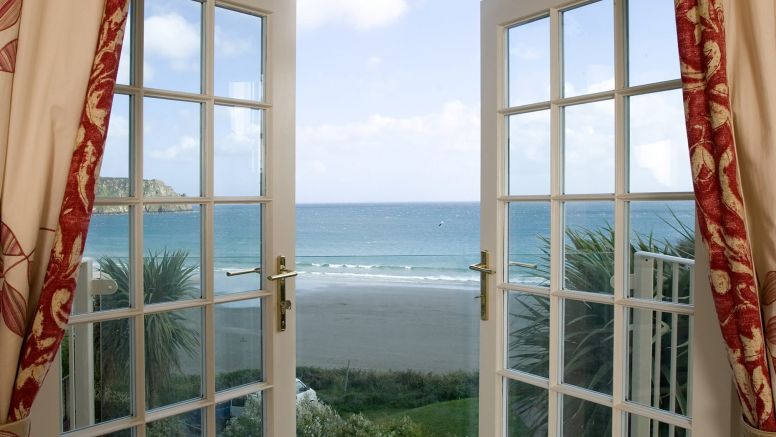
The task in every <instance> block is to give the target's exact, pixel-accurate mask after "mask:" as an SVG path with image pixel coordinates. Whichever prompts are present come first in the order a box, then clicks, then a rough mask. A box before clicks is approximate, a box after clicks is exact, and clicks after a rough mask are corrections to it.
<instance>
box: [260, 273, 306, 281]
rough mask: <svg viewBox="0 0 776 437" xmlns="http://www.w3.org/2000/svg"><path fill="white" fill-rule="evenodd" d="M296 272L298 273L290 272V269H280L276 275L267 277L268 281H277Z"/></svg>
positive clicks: (291, 276)
mask: <svg viewBox="0 0 776 437" xmlns="http://www.w3.org/2000/svg"><path fill="white" fill-rule="evenodd" d="M298 274H299V273H297V272H291V271H288V270H285V271H281V272H280V273H278V274H277V275H272V276H267V279H269V280H270V281H279V280H281V279H287V278H293V277H294V276H297V275H298Z"/></svg>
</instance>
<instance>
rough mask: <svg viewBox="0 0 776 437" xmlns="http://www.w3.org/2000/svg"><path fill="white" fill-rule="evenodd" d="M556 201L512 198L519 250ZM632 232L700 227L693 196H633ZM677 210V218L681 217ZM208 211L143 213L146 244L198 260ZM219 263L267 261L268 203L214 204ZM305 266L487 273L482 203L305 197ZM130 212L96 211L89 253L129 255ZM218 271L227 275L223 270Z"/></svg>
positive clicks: (531, 253)
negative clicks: (481, 267) (312, 200)
mask: <svg viewBox="0 0 776 437" xmlns="http://www.w3.org/2000/svg"><path fill="white" fill-rule="evenodd" d="M549 210H550V209H549V204H548V203H543V202H532V203H521V204H513V205H512V206H511V207H510V208H509V212H508V217H509V222H510V232H509V241H508V252H509V253H510V259H515V260H519V261H523V262H535V261H536V257H537V255H538V254H539V253H541V247H542V244H543V243H542V241H541V240H540V238H538V236H542V235H545V236H546V235H548V232H549ZM630 215H631V219H630V226H631V233H632V234H633V233H634V232H638V233H639V234H642V235H646V234H649V233H652V234H653V237H654V238H657V239H660V240H668V241H676V240H677V239H679V238H680V233H679V232H678V231H677V229H675V228H676V227H677V226H676V225H677V224H678V222H681V223H683V224H685V225H686V226H689V227H690V228H692V226H693V224H694V220H695V219H694V205H693V203H692V202H686V201H685V202H634V203H632V204H631V212H630ZM674 216H675V217H674ZM565 217H566V218H565V220H566V225H567V226H568V227H571V228H586V229H596V228H600V227H604V226H607V225H613V223H614V210H613V203H612V202H588V203H581V202H577V203H570V204H568V206H567V208H566V213H565ZM201 220H202V214H201V213H200V212H199V210H195V211H193V212H175V213H172V212H169V213H147V214H145V215H144V219H143V232H144V235H143V242H144V243H143V244H144V252H145V253H149V252H152V253H153V252H160V251H163V250H164V249H168V250H177V249H182V250H185V251H187V252H188V253H189V259H190V261H191V262H192V263H195V264H197V265H199V260H200V252H201V243H200V239H201V236H200V235H201V232H200V229H201V227H202V226H201ZM214 222H215V235H214V237H215V239H214V241H215V247H214V266H215V270H216V272H223V271H225V270H226V269H236V268H246V267H253V266H256V265H258V264H259V263H260V259H259V257H260V253H261V249H260V239H259V235H260V234H259V230H260V228H261V212H260V209H259V207H258V206H249V205H225V206H219V207H217V208H216V210H215V212H214ZM296 222H297V223H296V224H297V265H296V268H297V270H299V271H300V272H302V274H303V275H306V276H307V277H309V278H311V279H312V278H316V277H317V278H320V279H324V278H328V279H333V280H337V279H343V280H345V279H347V280H350V279H376V280H381V281H399V282H426V283H445V284H447V283H451V284H455V283H457V284H459V285H462V284H465V283H470V282H473V281H476V280H478V276H477V275H475V274H474V273H473V272H471V271H469V270H468V269H467V266H468V265H469V264H472V263H474V262H477V261H478V258H479V256H478V254H479V249H480V243H479V235H480V222H479V204H477V203H408V204H322V205H298V206H297V217H296ZM129 229H130V227H129V218H128V216H127V215H95V216H94V217H93V219H92V225H91V229H90V233H89V237H88V241H87V247H86V256H91V257H95V258H99V257H101V256H111V257H118V258H126V257H128V255H129ZM217 277H219V275H218V274H217Z"/></svg>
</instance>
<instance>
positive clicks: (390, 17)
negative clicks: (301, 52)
mask: <svg viewBox="0 0 776 437" xmlns="http://www.w3.org/2000/svg"><path fill="white" fill-rule="evenodd" d="M408 9H409V5H408V3H407V0H298V2H297V21H298V24H299V27H300V28H301V29H303V30H313V29H317V28H319V27H323V26H326V25H329V24H339V25H346V26H348V27H351V28H353V29H356V30H358V31H369V30H373V29H377V28H381V27H386V26H388V25H390V24H392V23H394V22H395V21H396V20H398V19H399V18H401V17H402V16H403V15H404V14H405V13H406V12H407V10H408Z"/></svg>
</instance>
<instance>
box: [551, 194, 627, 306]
mask: <svg viewBox="0 0 776 437" xmlns="http://www.w3.org/2000/svg"><path fill="white" fill-rule="evenodd" d="M565 224H566V228H565V234H566V238H565V248H564V252H563V259H564V269H563V270H564V271H563V284H564V285H563V286H564V288H566V289H567V290H576V291H590V292H594V293H607V294H612V293H613V292H614V289H613V288H612V277H613V276H614V203H613V202H606V201H604V202H567V203H566V204H565Z"/></svg>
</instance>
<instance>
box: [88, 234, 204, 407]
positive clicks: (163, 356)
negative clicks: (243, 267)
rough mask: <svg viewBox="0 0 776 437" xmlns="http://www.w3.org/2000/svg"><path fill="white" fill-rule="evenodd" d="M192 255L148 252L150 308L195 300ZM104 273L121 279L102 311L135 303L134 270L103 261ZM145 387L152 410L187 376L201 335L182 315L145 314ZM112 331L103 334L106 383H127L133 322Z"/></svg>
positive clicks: (146, 298) (145, 282)
mask: <svg viewBox="0 0 776 437" xmlns="http://www.w3.org/2000/svg"><path fill="white" fill-rule="evenodd" d="M187 258H188V252H186V251H181V250H178V251H174V252H168V251H167V250H166V249H165V250H164V251H162V252H161V253H158V252H157V253H149V254H148V256H146V257H145V260H144V262H143V289H144V302H145V303H146V304H151V303H162V302H174V301H178V300H182V299H186V298H191V297H194V295H195V292H196V290H197V289H196V287H195V286H194V285H193V284H194V281H193V277H194V273H195V270H196V266H191V265H187V264H186V259H187ZM99 269H100V271H101V272H102V273H103V274H105V275H107V276H109V277H110V278H112V279H113V280H114V281H116V284H117V285H118V287H117V291H116V293H115V294H113V295H109V296H101V297H100V301H99V305H98V307H99V309H102V310H106V309H114V308H128V307H129V302H130V297H129V293H130V286H129V285H130V268H129V265H128V264H127V263H126V262H124V261H123V260H116V259H114V258H108V257H105V258H101V259H100V260H99ZM144 320H145V337H144V338H145V356H146V359H145V362H146V387H147V396H148V402H149V406H150V407H151V408H154V407H157V406H160V405H161V404H162V403H163V402H162V400H161V399H160V396H161V395H162V394H163V393H166V392H169V391H175V381H173V376H174V375H175V374H180V373H182V370H181V358H182V356H183V355H188V356H194V355H195V353H196V351H197V350H198V348H199V344H200V343H199V335H198V332H197V331H196V330H195V329H194V328H192V327H190V326H189V324H188V321H187V320H186V319H185V317H184V316H183V315H181V314H180V313H178V312H175V311H171V312H162V313H154V314H148V315H146V316H145V319H144ZM108 325H109V326H107V327H108V328H112V329H113V331H123V332H110V331H105V330H103V331H102V332H101V333H100V335H101V339H100V340H101V343H100V344H101V345H102V351H101V353H102V362H103V366H102V367H103V372H104V374H103V381H105V384H106V385H108V384H110V381H111V380H113V381H127V380H128V378H127V375H128V372H129V363H130V361H131V360H130V356H129V355H128V354H129V353H130V350H131V349H130V343H129V342H130V338H131V335H130V334H131V333H130V332H128V331H129V325H128V324H108Z"/></svg>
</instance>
